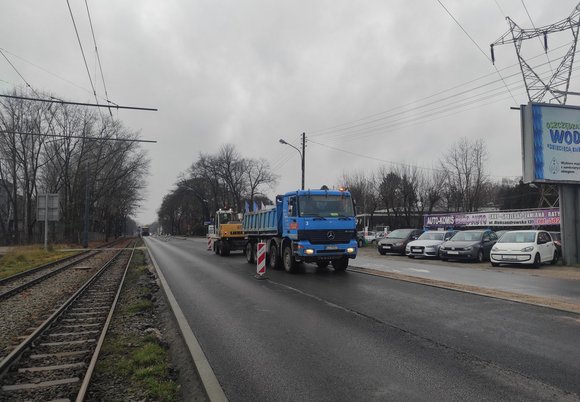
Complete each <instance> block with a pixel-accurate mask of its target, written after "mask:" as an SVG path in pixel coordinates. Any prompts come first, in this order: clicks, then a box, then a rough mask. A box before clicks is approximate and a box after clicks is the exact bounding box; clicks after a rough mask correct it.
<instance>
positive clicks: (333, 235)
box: [326, 231, 336, 240]
mask: <svg viewBox="0 0 580 402" xmlns="http://www.w3.org/2000/svg"><path fill="white" fill-rule="evenodd" d="M335 237H336V235H335V234H334V232H333V231H330V232H327V233H326V238H327V239H328V240H334V238H335Z"/></svg>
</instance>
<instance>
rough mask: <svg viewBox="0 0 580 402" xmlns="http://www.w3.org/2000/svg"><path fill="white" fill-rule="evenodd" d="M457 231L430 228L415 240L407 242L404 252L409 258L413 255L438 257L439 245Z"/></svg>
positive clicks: (413, 256)
mask: <svg viewBox="0 0 580 402" xmlns="http://www.w3.org/2000/svg"><path fill="white" fill-rule="evenodd" d="M455 233H457V231H456V230H448V231H443V230H440V231H436V230H431V231H428V232H425V233H423V234H422V235H421V236H419V238H418V239H417V240H413V241H412V242H409V243H408V244H407V247H406V248H405V254H407V256H408V257H409V258H415V257H438V256H439V246H441V244H443V242H446V241H447V240H449V239H451V238H452V237H453V235H454V234H455Z"/></svg>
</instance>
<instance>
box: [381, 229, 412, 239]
mask: <svg viewBox="0 0 580 402" xmlns="http://www.w3.org/2000/svg"><path fill="white" fill-rule="evenodd" d="M412 231H413V229H397V230H393V231H392V232H391V233H389V234H388V235H387V237H388V238H389V239H405V238H406V237H407V236H409V233H411V232H412Z"/></svg>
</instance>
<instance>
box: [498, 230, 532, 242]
mask: <svg viewBox="0 0 580 402" xmlns="http://www.w3.org/2000/svg"><path fill="white" fill-rule="evenodd" d="M535 241H536V233H534V232H508V233H505V234H504V235H503V236H502V237H501V239H500V241H499V242H500V243H534V242H535Z"/></svg>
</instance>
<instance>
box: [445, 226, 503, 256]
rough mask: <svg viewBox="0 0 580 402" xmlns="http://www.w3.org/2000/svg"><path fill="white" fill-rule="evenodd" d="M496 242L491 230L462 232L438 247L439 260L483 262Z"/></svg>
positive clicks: (495, 236)
mask: <svg viewBox="0 0 580 402" xmlns="http://www.w3.org/2000/svg"><path fill="white" fill-rule="evenodd" d="M496 242H497V235H496V234H495V233H494V232H493V231H491V230H463V231H461V232H458V233H457V234H456V235H455V236H453V237H452V238H451V240H449V241H446V242H445V243H443V244H442V245H441V247H439V258H441V259H442V260H443V261H447V260H471V261H479V262H483V261H484V260H486V259H489V253H490V251H491V248H492V247H493V245H494V244H495V243H496Z"/></svg>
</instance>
